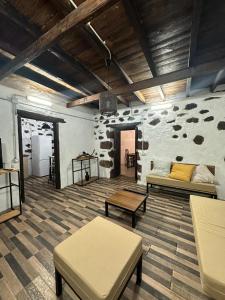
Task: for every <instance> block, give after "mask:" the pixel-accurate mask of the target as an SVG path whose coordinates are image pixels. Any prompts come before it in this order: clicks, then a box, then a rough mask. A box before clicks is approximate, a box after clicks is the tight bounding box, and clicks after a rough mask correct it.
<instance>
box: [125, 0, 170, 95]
mask: <svg viewBox="0 0 225 300" xmlns="http://www.w3.org/2000/svg"><path fill="white" fill-rule="evenodd" d="M123 5H124V8H125V10H126V13H127V15H128V18H129V20H130V23H131V25H132V27H133V28H134V31H135V33H136V36H137V38H138V41H139V43H140V46H141V48H142V51H143V53H144V55H145V58H146V60H147V63H148V66H149V69H150V71H151V73H152V76H153V77H156V76H157V71H156V66H155V63H154V60H153V57H152V55H151V52H150V49H149V48H150V47H149V44H148V40H147V33H146V32H145V29H144V27H143V25H142V24H141V21H140V17H139V15H138V6H137V4H136V3H135V1H134V0H123ZM158 88H159V93H160V97H161V98H162V100H165V95H164V92H163V89H162V87H161V86H159V87H158Z"/></svg>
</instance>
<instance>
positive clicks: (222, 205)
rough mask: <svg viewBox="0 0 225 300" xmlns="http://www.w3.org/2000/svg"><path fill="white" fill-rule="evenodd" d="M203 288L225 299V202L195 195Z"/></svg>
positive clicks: (195, 230)
mask: <svg viewBox="0 0 225 300" xmlns="http://www.w3.org/2000/svg"><path fill="white" fill-rule="evenodd" d="M190 205H191V212H192V220H193V226H194V233H195V240H196V247H197V253H198V260H199V265H200V274H201V283H202V287H203V290H204V291H205V292H206V293H207V294H208V295H209V296H212V297H213V298H215V299H225V272H224V270H225V218H224V216H225V201H221V200H212V199H209V198H205V197H199V196H191V197H190Z"/></svg>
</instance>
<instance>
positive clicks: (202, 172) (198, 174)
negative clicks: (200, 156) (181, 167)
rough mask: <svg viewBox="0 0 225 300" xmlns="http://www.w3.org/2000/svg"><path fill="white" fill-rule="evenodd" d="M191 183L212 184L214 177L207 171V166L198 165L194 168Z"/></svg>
mask: <svg viewBox="0 0 225 300" xmlns="http://www.w3.org/2000/svg"><path fill="white" fill-rule="evenodd" d="M191 181H192V182H205V183H214V181H215V176H214V175H213V174H212V173H211V172H210V171H209V169H208V167H207V166H204V165H199V166H196V168H195V170H194V173H193V176H192V180H191Z"/></svg>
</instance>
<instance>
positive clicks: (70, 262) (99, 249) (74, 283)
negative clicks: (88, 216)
mask: <svg viewBox="0 0 225 300" xmlns="http://www.w3.org/2000/svg"><path fill="white" fill-rule="evenodd" d="M54 264H55V277H56V295H57V296H59V295H60V294H61V293H62V278H63V279H64V280H65V281H66V282H67V283H68V285H69V286H70V287H71V288H72V289H73V291H74V292H75V293H76V294H77V296H78V297H79V298H80V299H91V300H100V299H107V300H112V299H114V300H116V299H119V297H120V296H121V295H122V293H123V291H124V289H125V287H126V285H127V283H128V281H129V279H130V278H131V276H132V274H133V272H134V270H135V268H137V284H139V285H140V284H141V274H142V238H141V237H140V236H138V235H137V234H134V233H132V232H130V231H128V230H126V229H124V228H123V227H121V226H118V225H116V224H114V223H112V222H110V221H108V220H105V219H103V218H101V217H97V218H95V219H94V220H93V221H91V222H90V223H88V224H87V225H85V226H83V227H82V228H81V229H79V230H78V231H77V232H76V233H74V234H73V235H72V236H70V237H69V238H67V239H66V240H65V241H63V242H62V243H60V244H59V245H58V246H57V247H56V248H55V249H54Z"/></svg>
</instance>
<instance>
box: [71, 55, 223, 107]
mask: <svg viewBox="0 0 225 300" xmlns="http://www.w3.org/2000/svg"><path fill="white" fill-rule="evenodd" d="M221 66H225V58H224V59H221V60H217V61H214V62H209V63H205V64H201V65H199V66H195V67H188V68H185V69H182V70H179V71H174V72H171V73H168V74H163V75H160V76H157V77H154V78H150V79H146V80H142V81H139V82H135V83H133V84H130V85H126V86H124V87H120V88H115V89H112V90H111V93H112V94H114V95H123V94H127V93H132V92H135V91H139V90H143V89H147V88H152V87H155V86H159V85H163V84H168V83H171V82H175V81H179V80H183V79H186V78H189V77H193V76H204V75H208V74H211V73H213V72H216V71H218V70H220V69H221ZM100 95H101V93H98V94H95V95H91V96H87V97H84V98H81V99H78V100H74V101H72V102H70V103H68V104H67V107H68V108H71V107H74V106H78V105H83V104H87V103H91V102H94V101H97V100H99V97H100Z"/></svg>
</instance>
